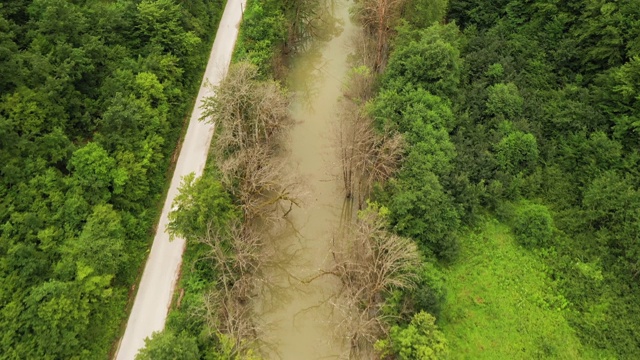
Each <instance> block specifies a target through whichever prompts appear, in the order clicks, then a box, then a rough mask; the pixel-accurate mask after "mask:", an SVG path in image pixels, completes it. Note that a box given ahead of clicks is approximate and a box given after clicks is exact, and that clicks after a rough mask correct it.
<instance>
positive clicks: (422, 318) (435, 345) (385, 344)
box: [376, 311, 449, 360]
mask: <svg viewBox="0 0 640 360" xmlns="http://www.w3.org/2000/svg"><path fill="white" fill-rule="evenodd" d="M376 350H377V351H378V352H379V353H380V355H381V357H382V358H383V359H400V360H438V359H444V358H446V357H447V355H448V353H449V349H448V347H447V340H446V338H445V336H444V334H443V333H442V332H441V331H440V330H439V329H438V327H437V326H436V324H435V318H434V317H433V316H432V315H431V314H429V313H426V312H424V311H420V312H419V313H417V314H415V315H414V316H413V319H411V323H410V324H409V325H408V326H407V327H400V326H397V325H396V326H394V327H392V328H391V332H390V334H389V338H388V339H386V340H379V341H378V342H376Z"/></svg>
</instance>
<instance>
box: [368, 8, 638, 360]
mask: <svg viewBox="0 0 640 360" xmlns="http://www.w3.org/2000/svg"><path fill="white" fill-rule="evenodd" d="M409 3H410V4H411V6H412V8H413V9H418V8H419V7H417V5H416V4H418V3H419V2H416V1H409ZM433 3H434V8H433V9H438V6H440V5H439V4H440V2H437V1H435V2H433ZM639 9H640V2H638V1H635V0H631V1H610V2H607V1H597V2H593V1H577V2H575V1H574V2H568V3H567V2H565V3H559V2H553V1H545V0H538V1H534V2H530V1H529V2H526V1H521V0H511V1H509V0H504V1H484V0H479V1H469V0H450V1H449V6H448V11H447V14H446V16H445V19H446V25H443V24H434V25H431V26H427V25H429V24H431V23H432V22H427V23H426V24H425V23H423V22H422V21H420V18H419V14H416V13H415V12H413V13H412V12H411V11H407V12H405V17H406V20H407V22H406V23H405V25H403V26H401V27H400V28H399V29H398V34H397V36H396V38H395V39H394V41H393V43H392V49H391V53H390V56H389V63H388V66H387V68H386V70H385V72H384V74H383V75H382V77H381V83H380V85H381V87H380V91H379V92H378V95H377V97H376V98H375V99H374V101H373V102H372V105H371V113H372V115H373V116H375V117H376V119H377V121H378V123H379V124H381V126H382V125H389V124H391V125H392V126H395V127H396V128H397V129H398V130H399V131H401V132H403V133H404V134H405V136H406V138H407V140H408V143H409V146H408V147H407V149H408V150H407V154H406V156H405V160H404V163H403V166H402V168H401V170H400V172H399V174H398V176H397V178H396V179H395V180H394V181H392V182H390V184H389V185H388V186H386V188H385V191H382V192H381V193H380V194H379V195H378V196H379V197H380V201H381V202H382V203H383V204H385V205H386V206H387V207H388V208H389V209H390V211H391V215H390V219H391V220H392V226H393V228H394V229H395V230H396V231H397V232H398V233H400V234H402V235H407V236H411V237H413V238H415V239H416V240H418V242H419V243H420V244H421V245H423V249H424V251H425V254H427V255H431V254H433V255H435V256H436V257H437V258H439V259H441V260H446V261H447V262H448V263H449V264H452V265H451V266H454V267H456V266H459V265H458V264H459V262H461V261H463V260H462V259H457V260H456V256H457V254H458V251H457V250H456V249H465V248H467V247H468V246H469V244H471V243H473V242H474V241H477V239H476V237H475V236H474V235H469V230H468V228H474V227H475V226H477V225H478V220H479V219H480V218H482V217H483V216H484V215H483V214H486V212H490V213H493V216H496V217H497V218H499V219H500V220H501V221H502V222H504V223H505V224H507V225H509V226H510V227H511V229H512V231H513V233H514V234H515V236H516V239H518V243H519V244H521V245H524V247H525V248H527V249H528V250H527V251H530V252H531V253H532V254H533V255H534V256H536V257H537V258H538V259H540V260H541V261H543V262H544V264H545V266H546V268H545V269H546V270H545V271H546V272H547V273H548V274H549V275H550V279H551V280H550V282H551V284H552V286H553V288H554V289H556V290H557V292H558V293H559V295H560V296H562V297H563V298H564V299H565V300H566V310H564V311H563V316H564V317H565V318H566V320H567V323H568V324H569V325H570V326H571V328H572V329H573V331H575V334H576V335H577V337H578V339H579V340H580V341H581V342H582V343H583V344H585V345H588V346H590V347H593V348H594V349H598V351H600V350H602V351H604V352H605V353H606V354H613V355H614V356H616V357H620V358H637V357H638V356H639V354H640V341H638V339H640V326H639V325H638V324H639V323H638V322H637V321H634V319H638V318H640V302H638V300H637V299H639V298H640V286H639V283H638V275H639V274H640V211H639V210H638V209H640V201H639V200H640V195H639V192H638V187H639V185H640V173H639V172H638V169H639V168H640V166H639V165H640V164H639V163H638V162H639V160H640V153H639V151H640V150H639V148H638V145H639V143H638V140H637V139H638V133H637V131H638V126H639V125H640V122H639V120H638V119H639V114H640V107H639V104H640V103H639V102H638V100H639V99H640V97H639V94H640V93H639V90H640V89H639V87H638V81H639V80H640V66H639V65H640V41H639V39H640V37H639V35H640V10H639ZM428 16H429V14H428V12H425V14H424V19H427V18H428ZM443 20H444V19H443ZM443 23H444V21H443ZM481 214H482V216H481ZM494 236H497V235H495V234H494ZM489 252H490V250H489V249H487V253H489ZM441 264H442V263H441ZM448 281H449V284H447V285H446V286H447V287H456V286H459V285H460V284H458V283H457V281H468V280H463V279H458V280H455V279H453V280H452V279H449V280H448ZM545 294H549V293H548V292H547V291H546V290H545V289H544V288H540V290H539V294H538V295H539V296H545ZM527 315H528V314H522V315H521V316H522V317H523V318H524V317H525V316H527ZM544 326H546V325H544ZM450 329H451V328H450ZM456 331H458V330H455V331H454V333H453V334H454V336H456V335H455V333H456ZM547 331H549V329H548V328H546V327H541V328H540V332H539V333H540V334H544V333H545V332H547ZM447 335H449V334H447ZM512 346H513V347H516V346H518V345H517V344H516V343H514V344H512ZM545 351H546V350H545ZM550 351H551V350H550ZM553 351H555V350H553ZM586 353H587V354H588V353H589V352H586ZM542 354H547V353H546V352H543V353H542ZM576 354H578V353H574V354H573V355H571V354H569V355H566V356H568V357H576V356H588V355H576ZM532 356H538V355H532ZM545 356H547V355H545ZM548 356H554V355H548ZM555 356H558V357H562V356H561V355H559V354H556V355H555ZM508 357H510V356H508Z"/></svg>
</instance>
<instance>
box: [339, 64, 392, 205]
mask: <svg viewBox="0 0 640 360" xmlns="http://www.w3.org/2000/svg"><path fill="white" fill-rule="evenodd" d="M373 84H374V77H373V75H372V74H371V73H370V71H369V68H368V67H366V66H360V67H357V68H354V69H353V70H352V72H351V75H350V77H349V79H348V81H347V85H346V86H345V88H344V89H343V94H344V97H343V99H342V102H341V108H340V111H341V112H340V115H339V117H340V121H339V122H338V129H337V131H336V132H337V134H336V135H335V139H336V140H335V142H336V148H337V150H338V153H339V158H340V161H341V165H342V179H343V183H344V189H345V195H346V197H347V198H351V199H356V198H357V204H358V208H362V206H363V205H364V202H365V200H366V199H367V197H368V196H369V195H370V193H371V191H372V189H373V185H374V184H376V183H384V182H385V181H386V180H387V179H388V178H390V177H391V176H392V175H393V174H394V173H395V171H396V170H397V168H398V164H399V163H400V160H401V159H402V153H403V148H404V142H403V139H402V136H401V135H400V134H399V133H397V132H393V131H391V130H389V129H383V130H378V129H376V127H375V125H374V123H373V119H372V118H371V117H370V116H369V115H368V113H367V109H366V107H365V104H366V102H367V101H368V100H369V99H370V98H371V96H372V94H373Z"/></svg>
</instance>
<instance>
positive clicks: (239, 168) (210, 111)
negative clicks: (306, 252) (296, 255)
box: [202, 63, 301, 221]
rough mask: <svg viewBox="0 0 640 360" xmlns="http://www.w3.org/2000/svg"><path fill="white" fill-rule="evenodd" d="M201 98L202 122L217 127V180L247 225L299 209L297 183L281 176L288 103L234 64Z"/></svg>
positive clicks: (246, 67) (273, 85)
mask: <svg viewBox="0 0 640 360" xmlns="http://www.w3.org/2000/svg"><path fill="white" fill-rule="evenodd" d="M215 94H216V95H215V96H213V97H210V98H207V99H205V103H204V111H203V116H202V120H204V121H209V122H213V123H215V124H216V133H215V134H214V140H213V143H214V145H213V152H214V155H215V156H216V160H217V165H218V169H219V170H220V178H221V181H222V183H223V185H225V186H226V187H227V189H229V190H230V191H231V192H232V194H233V195H234V196H235V197H236V198H237V199H238V200H239V203H240V204H242V208H243V212H244V216H245V219H246V220H250V219H254V218H261V219H262V220H263V221H264V220H266V221H272V220H275V218H274V216H275V217H277V216H278V211H274V209H275V210H279V211H280V212H281V214H282V215H286V214H288V212H289V211H290V210H291V208H292V207H293V206H294V205H298V203H299V198H300V197H301V192H300V190H299V186H298V184H299V180H298V179H297V178H296V177H295V176H293V175H292V174H290V173H286V172H285V171H284V167H285V165H284V162H283V160H282V157H278V156H277V155H279V153H280V152H281V151H282V142H283V139H284V137H285V136H286V134H287V131H288V129H289V128H290V127H291V125H292V124H293V121H292V119H291V117H290V116H289V110H288V106H289V98H288V96H287V95H286V93H285V92H284V91H283V90H282V88H281V87H280V85H279V84H278V83H277V82H275V81H259V80H258V72H257V68H256V67H255V66H254V65H251V64H249V63H238V64H235V65H233V66H232V67H231V68H230V69H229V73H228V74H227V76H226V77H225V79H224V80H223V81H222V82H221V83H220V85H219V86H218V87H216V89H215Z"/></svg>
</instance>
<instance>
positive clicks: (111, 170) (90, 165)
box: [68, 142, 118, 204]
mask: <svg viewBox="0 0 640 360" xmlns="http://www.w3.org/2000/svg"><path fill="white" fill-rule="evenodd" d="M115 165H116V162H115V160H114V159H113V158H112V157H110V156H109V154H108V153H107V152H106V151H105V150H104V149H103V148H102V147H101V146H100V145H98V144H97V143H95V142H90V143H88V144H86V145H85V146H83V147H81V148H80V149H78V150H76V151H75V152H74V153H73V155H72V156H71V159H69V163H68V168H69V171H71V172H72V177H71V179H70V183H71V185H72V186H78V187H80V188H81V189H83V190H84V192H85V197H86V198H87V200H89V202H90V203H92V204H99V203H102V202H106V201H108V200H109V198H111V192H110V191H109V188H110V187H112V186H114V185H116V184H114V180H115V179H117V178H116V177H115V176H114V175H118V172H116V168H115Z"/></svg>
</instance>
